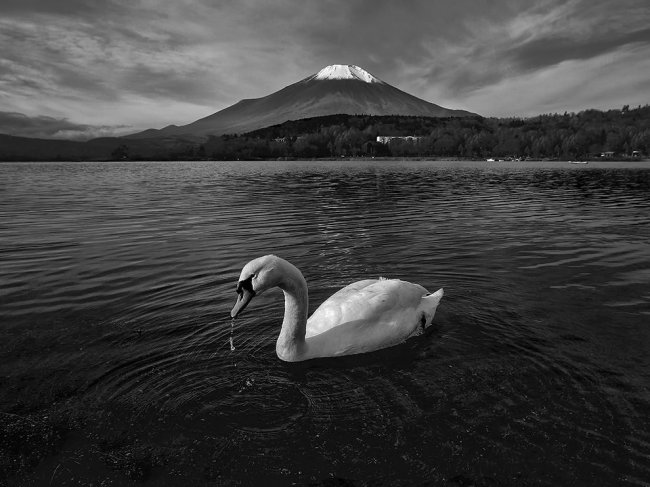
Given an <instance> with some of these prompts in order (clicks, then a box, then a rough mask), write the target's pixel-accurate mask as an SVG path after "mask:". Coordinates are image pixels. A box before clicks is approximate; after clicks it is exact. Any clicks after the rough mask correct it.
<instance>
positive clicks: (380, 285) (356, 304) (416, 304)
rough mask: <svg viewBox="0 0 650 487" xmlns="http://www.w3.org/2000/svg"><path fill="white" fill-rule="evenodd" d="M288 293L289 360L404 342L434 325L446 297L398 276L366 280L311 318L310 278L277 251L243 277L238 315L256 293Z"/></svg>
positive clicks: (285, 354)
mask: <svg viewBox="0 0 650 487" xmlns="http://www.w3.org/2000/svg"><path fill="white" fill-rule="evenodd" d="M276 286H277V287H279V288H280V289H282V291H283V292H284V296H285V310H284V320H283V322H282V329H281V331H280V336H279V337H278V340H277V343H276V353H277V355H278V357H279V358H281V359H282V360H286V361H288V362H297V361H301V360H309V359H312V358H318V357H338V356H341V355H351V354H355V353H363V352H371V351H373V350H379V349H381V348H386V347H390V346H392V345H397V344H398V343H401V342H403V341H404V340H406V339H407V338H408V337H410V336H413V335H417V334H419V333H420V332H421V331H422V330H424V328H426V327H427V326H429V325H430V324H431V321H432V320H433V316H434V314H435V312H436V308H437V307H438V303H439V302H440V299H441V298H442V296H443V290H442V289H439V290H438V291H436V292H435V293H433V294H429V292H428V291H427V290H426V289H425V288H424V287H422V286H420V285H419V284H412V283H410V282H406V281H400V280H397V279H367V280H363V281H358V282H355V283H352V284H350V285H349V286H346V287H344V288H343V289H341V290H339V291H338V292H336V293H335V294H333V295H332V296H331V297H330V298H329V299H327V300H326V301H325V302H324V303H323V304H321V305H320V306H319V307H318V309H316V311H314V313H313V314H312V315H311V317H309V319H307V309H308V293H307V282H306V281H305V278H304V277H303V276H302V273H301V272H300V271H299V270H298V269H297V268H296V267H295V266H293V265H292V264H290V263H289V262H287V261H286V260H283V259H281V258H279V257H276V256H274V255H267V256H264V257H259V258H257V259H254V260H252V261H251V262H249V263H248V264H246V265H245V266H244V268H243V269H242V272H241V276H240V278H239V284H238V286H237V292H238V293H239V299H238V300H237V304H235V307H234V308H233V310H232V312H231V315H232V316H233V317H236V316H237V315H238V314H239V313H240V312H241V311H242V310H243V309H244V308H245V307H246V305H247V304H248V303H249V302H250V300H251V299H252V298H253V297H254V296H255V295H257V294H260V293H262V292H263V291H265V290H266V289H269V288H271V287H276Z"/></svg>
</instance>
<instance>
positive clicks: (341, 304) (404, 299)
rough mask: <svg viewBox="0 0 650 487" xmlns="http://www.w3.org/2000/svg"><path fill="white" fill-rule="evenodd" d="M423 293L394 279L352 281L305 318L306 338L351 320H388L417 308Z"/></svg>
mask: <svg viewBox="0 0 650 487" xmlns="http://www.w3.org/2000/svg"><path fill="white" fill-rule="evenodd" d="M426 293H427V291H426V289H424V288H423V287H422V286H419V285H417V284H412V283H409V282H405V281H400V280H397V279H390V280H389V279H380V280H376V279H367V280H364V281H358V282H355V283H353V284H350V285H349V286H346V287H344V288H343V289H341V290H340V291H338V292H337V293H335V294H334V295H332V296H331V297H330V298H329V299H328V300H327V301H325V302H324V303H323V304H321V305H320V306H319V307H318V309H316V311H314V313H313V314H312V315H311V317H309V319H308V320H307V333H306V337H307V338H309V337H312V336H315V335H319V334H321V333H324V332H326V331H327V330H330V329H332V328H335V327H339V326H341V325H349V324H351V323H357V324H358V325H357V326H361V325H359V324H360V323H364V325H363V327H367V326H373V325H378V324H380V323H389V322H390V323H392V322H394V321H396V320H399V319H400V317H403V315H404V313H407V312H410V311H411V310H414V309H415V308H417V306H418V305H419V303H420V300H421V298H422V296H424V295H425V294H426ZM350 326H351V325H350Z"/></svg>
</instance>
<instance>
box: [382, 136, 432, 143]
mask: <svg viewBox="0 0 650 487" xmlns="http://www.w3.org/2000/svg"><path fill="white" fill-rule="evenodd" d="M422 138H423V137H418V136H415V135H378V136H377V142H379V143H380V144H388V143H390V141H391V140H406V141H409V142H417V141H418V140H420V139H422Z"/></svg>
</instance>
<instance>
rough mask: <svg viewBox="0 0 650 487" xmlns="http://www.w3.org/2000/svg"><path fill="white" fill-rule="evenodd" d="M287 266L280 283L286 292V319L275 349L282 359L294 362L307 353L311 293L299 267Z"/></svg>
mask: <svg viewBox="0 0 650 487" xmlns="http://www.w3.org/2000/svg"><path fill="white" fill-rule="evenodd" d="M287 264H288V265H286V266H285V268H284V269H283V270H284V273H283V274H284V279H283V280H282V282H281V283H280V284H279V287H280V289H282V291H283V292H284V320H283V321H282V330H280V336H279V337H278V341H277V342H276V344H275V351H276V353H277V354H278V357H280V358H281V359H282V360H286V361H288V362H293V361H296V360H299V358H300V357H301V356H303V355H304V354H305V351H306V344H305V332H306V327H307V311H308V307H309V295H308V291H307V282H306V281H305V278H304V277H303V276H302V273H301V272H300V271H299V270H298V268H296V267H294V266H293V265H291V264H289V263H288V262H287Z"/></svg>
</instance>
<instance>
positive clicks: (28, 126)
mask: <svg viewBox="0 0 650 487" xmlns="http://www.w3.org/2000/svg"><path fill="white" fill-rule="evenodd" d="M128 129H130V127H127V126H124V125H121V126H120V125H114V126H109V125H102V126H96V125H84V124H78V123H73V122H70V121H69V120H66V119H64V118H54V117H47V116H37V117H28V116H27V115H24V114H22V113H15V112H0V134H7V135H14V136H19V137H35V138H42V139H76V140H86V139H92V138H94V137H102V136H112V135H116V134H124V133H126V132H127V131H128Z"/></svg>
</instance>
